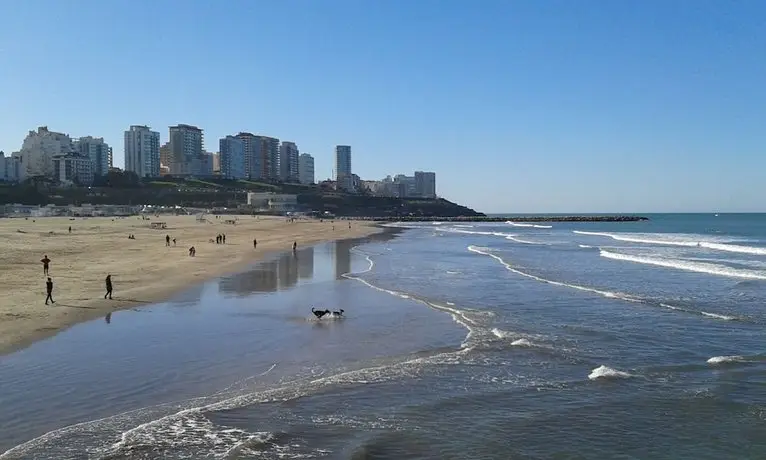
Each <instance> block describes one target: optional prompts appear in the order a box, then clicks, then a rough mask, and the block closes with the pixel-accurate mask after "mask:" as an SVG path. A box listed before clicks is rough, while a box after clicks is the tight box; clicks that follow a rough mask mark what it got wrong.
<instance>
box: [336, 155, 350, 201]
mask: <svg viewBox="0 0 766 460" xmlns="http://www.w3.org/2000/svg"><path fill="white" fill-rule="evenodd" d="M351 174H352V173H351V146H349V145H336V146H335V182H336V188H338V189H340V190H346V191H348V192H353V191H354V184H353V177H352V176H351Z"/></svg>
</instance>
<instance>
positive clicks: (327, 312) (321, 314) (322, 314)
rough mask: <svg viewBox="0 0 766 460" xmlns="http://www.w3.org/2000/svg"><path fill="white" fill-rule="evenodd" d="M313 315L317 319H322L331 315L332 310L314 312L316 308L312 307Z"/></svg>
mask: <svg viewBox="0 0 766 460" xmlns="http://www.w3.org/2000/svg"><path fill="white" fill-rule="evenodd" d="M311 313H313V314H314V316H316V317H317V319H322V317H323V316H324V315H329V314H330V310H314V307H311Z"/></svg>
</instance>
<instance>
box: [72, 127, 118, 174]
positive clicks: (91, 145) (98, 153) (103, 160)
mask: <svg viewBox="0 0 766 460" xmlns="http://www.w3.org/2000/svg"><path fill="white" fill-rule="evenodd" d="M74 150H75V151H76V152H78V153H79V154H80V155H82V156H84V157H88V158H90V161H91V162H92V163H93V167H92V170H91V172H92V173H93V174H94V175H97V176H104V175H106V173H107V172H109V167H110V157H111V148H109V144H107V143H106V142H104V138H103V137H92V136H87V137H81V138H79V139H78V140H76V141H75V142H74Z"/></svg>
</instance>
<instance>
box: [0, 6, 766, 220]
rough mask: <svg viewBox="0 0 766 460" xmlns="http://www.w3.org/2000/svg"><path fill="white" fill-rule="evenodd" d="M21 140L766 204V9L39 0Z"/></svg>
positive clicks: (708, 206)
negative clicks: (31, 135) (49, 135)
mask: <svg viewBox="0 0 766 460" xmlns="http://www.w3.org/2000/svg"><path fill="white" fill-rule="evenodd" d="M0 9H1V10H2V14H0V150H4V151H5V152H6V153H10V152H13V151H16V150H18V149H19V148H20V147H21V142H22V140H23V138H24V136H25V135H26V132H27V131H28V130H31V129H35V128H36V127H37V126H39V125H48V126H49V128H50V129H53V130H57V131H63V132H67V133H69V134H70V135H72V136H83V135H94V136H103V137H105V138H106V140H107V142H109V143H110V144H111V145H112V146H113V147H114V151H115V163H116V165H118V166H121V165H122V150H123V141H122V139H123V131H124V130H125V129H127V127H128V126H129V125H131V124H148V125H150V126H152V127H153V128H154V129H156V130H158V131H159V132H160V133H161V136H162V141H163V142H165V141H166V140H167V127H168V126H169V125H171V124H176V123H188V124H194V125H197V126H199V127H201V128H203V129H204V130H205V136H206V147H207V150H211V151H215V150H217V146H218V139H219V138H220V137H222V136H225V135H227V134H233V133H236V132H238V131H240V130H247V131H251V132H255V133H260V134H266V135H272V136H275V137H279V138H280V139H283V140H291V141H294V142H296V143H297V144H298V147H299V148H300V149H301V151H305V152H308V153H311V154H312V155H314V157H315V159H316V168H317V176H318V178H326V177H329V176H330V175H331V173H332V167H333V166H332V165H333V147H334V145H336V144H350V145H351V146H352V149H353V170H354V172H356V173H357V174H359V175H360V176H361V177H362V178H364V179H373V178H381V177H383V176H385V175H386V174H396V173H408V174H411V173H412V171H414V170H416V169H420V170H433V171H435V172H436V173H437V188H438V192H439V193H440V194H441V195H443V196H444V197H446V198H448V199H451V200H454V201H457V202H460V203H462V204H465V205H468V206H471V207H473V208H475V209H477V210H481V211H484V212H649V211H660V212H662V211H667V212H674V211H766V204H764V197H766V180H764V174H766V151H765V149H766V3H764V2H761V1H758V0H749V1H708V0H685V1H655V0H644V1H640V2H628V1H625V0H616V1H599V2H597V1H595V0H594V1H582V2H574V1H566V0H550V1H548V0H545V1H543V0H541V1H532V0H528V1H514V0H480V1H473V2H471V1H467V0H465V1H453V0H378V1H366V0H356V1H352V0H338V1H336V0H315V1H310V0H279V1H277V0H274V1H271V2H264V1H256V0H250V1H238V0H229V1H221V2H215V1H201V0H199V1H193V2H188V1H187V2H180V1H171V0H155V1H152V2H148V1H139V2H136V1H130V2H129V1H124V0H109V1H103V0H101V1H94V0H75V1H72V2H63V1H59V0H48V1H42V0H24V1H22V2H14V3H13V7H12V8H11V7H10V3H8V4H6V5H5V6H3V7H0Z"/></svg>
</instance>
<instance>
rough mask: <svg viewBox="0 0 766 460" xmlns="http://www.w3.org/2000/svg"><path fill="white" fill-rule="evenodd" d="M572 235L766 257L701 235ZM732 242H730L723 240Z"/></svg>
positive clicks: (757, 249)
mask: <svg viewBox="0 0 766 460" xmlns="http://www.w3.org/2000/svg"><path fill="white" fill-rule="evenodd" d="M573 232H574V233H577V234H579V235H591V236H603V237H607V238H611V239H613V240H616V241H624V242H628V243H642V244H657V245H667V246H683V247H700V248H706V249H713V250H716V251H726V252H737V253H741V254H752V255H759V256H763V255H766V248H762V247H756V246H744V245H738V244H729V243H726V242H724V240H718V241H707V240H703V239H700V238H699V237H700V236H701V235H681V234H662V233H651V234H648V235H647V234H641V233H635V234H632V233H625V234H619V233H606V232H585V231H580V230H573ZM725 241H732V240H725Z"/></svg>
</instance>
